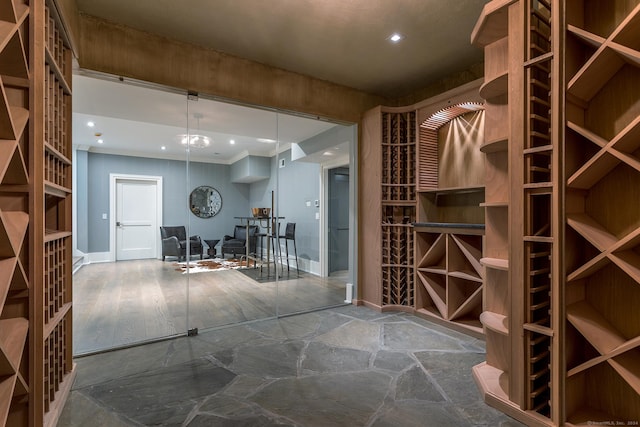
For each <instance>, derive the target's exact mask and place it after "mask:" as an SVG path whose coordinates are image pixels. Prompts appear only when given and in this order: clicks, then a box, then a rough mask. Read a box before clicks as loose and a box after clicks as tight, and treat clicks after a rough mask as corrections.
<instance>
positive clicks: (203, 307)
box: [185, 96, 277, 332]
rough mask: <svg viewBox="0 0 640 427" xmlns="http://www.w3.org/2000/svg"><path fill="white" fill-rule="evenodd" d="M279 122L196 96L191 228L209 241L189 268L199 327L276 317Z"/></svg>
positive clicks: (189, 140)
mask: <svg viewBox="0 0 640 427" xmlns="http://www.w3.org/2000/svg"><path fill="white" fill-rule="evenodd" d="M276 119H277V116H276V113H275V112H273V111H270V110H266V109H259V108H250V107H247V106H244V105H237V104H233V103H228V102H219V101H216V100H213V99H210V98H207V97H206V96H199V97H195V96H191V97H190V98H189V102H188V121H189V129H188V135H186V136H185V144H186V146H187V147H188V150H189V155H188V157H189V165H188V169H189V188H188V191H189V199H188V203H189V212H190V213H189V228H190V234H192V235H194V236H198V237H199V239H200V241H201V242H202V243H203V256H202V260H201V259H200V256H199V255H198V256H194V257H192V264H191V268H190V270H189V272H190V273H189V298H188V299H189V308H188V319H189V320H188V322H189V329H190V330H192V332H195V329H197V330H202V329H208V328H215V327H220V326H224V325H229V324H235V323H242V322H247V321H252V320H257V319H265V318H270V317H275V316H276V295H277V282H275V280H273V277H274V276H273V273H274V267H273V250H272V248H275V245H274V244H273V240H272V238H271V236H270V234H271V230H272V228H271V224H272V216H273V212H274V207H273V205H272V198H273V199H274V198H275V192H274V191H275V185H276V183H275V175H273V174H272V170H274V167H275V164H274V161H275V157H274V156H275V154H276V141H277V122H276ZM268 260H271V262H268Z"/></svg>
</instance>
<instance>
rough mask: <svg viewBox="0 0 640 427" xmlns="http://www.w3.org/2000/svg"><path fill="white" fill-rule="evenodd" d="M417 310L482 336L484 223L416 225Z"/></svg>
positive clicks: (429, 316)
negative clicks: (418, 256)
mask: <svg viewBox="0 0 640 427" xmlns="http://www.w3.org/2000/svg"><path fill="white" fill-rule="evenodd" d="M415 233H416V253H417V254H421V256H420V258H419V259H418V260H417V264H416V276H417V279H416V282H417V283H418V289H417V290H416V294H417V300H416V310H417V312H418V313H419V314H422V315H424V316H426V317H428V318H431V319H432V320H433V319H436V320H446V321H448V322H450V323H452V324H455V325H457V326H458V328H456V329H464V330H466V331H467V332H469V333H472V334H474V335H476V336H481V335H482V326H481V324H480V321H479V318H480V312H481V307H482V282H483V279H484V268H483V267H482V265H481V264H480V257H481V256H482V234H483V233H484V227H483V226H482V224H479V225H474V226H469V225H466V224H459V225H456V224H430V223H424V224H421V223H417V224H415Z"/></svg>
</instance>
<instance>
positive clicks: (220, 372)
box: [58, 306, 522, 427]
mask: <svg viewBox="0 0 640 427" xmlns="http://www.w3.org/2000/svg"><path fill="white" fill-rule="evenodd" d="M484 351H485V350H484V342H483V341H480V340H477V339H475V338H472V337H469V336H466V335H464V334H460V333H457V332H454V331H451V330H448V329H446V328H443V327H441V326H438V325H435V324H433V323H431V322H428V321H425V320H423V319H420V318H418V317H414V316H411V315H408V314H404V313H378V312H375V311H373V310H369V309H367V308H364V307H354V306H345V307H340V308H334V309H329V310H324V311H316V312H312V313H308V314H301V315H296V316H292V317H287V318H282V319H279V320H264V321H258V322H254V323H250V324H245V325H239V326H233V327H229V328H225V329H219V330H215V331H210V332H206V333H201V334H200V335H197V336H195V337H184V338H177V339H174V340H169V341H162V342H157V343H153V344H147V345H144V346H139V347H132V348H128V349H124V350H118V351H113V352H108V353H102V354H97V355H93V356H87V357H83V358H79V359H77V360H76V363H77V372H78V374H77V378H76V382H75V384H74V387H73V391H72V393H71V395H70V396H69V400H68V401H67V404H66V406H65V408H64V410H63V412H62V415H61V417H60V421H59V423H58V426H139V425H163V426H189V427H197V426H247V427H257V426H327V427H330V426H349V427H353V426H371V427H384V426H394V427H405V426H406V427H410V426H421V427H422V426H434V427H436V426H437V427H447V426H492V427H493V426H500V427H516V426H521V425H522V424H520V423H518V422H517V421H515V420H513V419H511V418H509V417H507V416H506V415H503V414H501V413H500V412H498V411H496V410H494V409H492V408H490V407H489V406H487V405H485V404H484V403H483V402H482V400H481V399H480V395H479V393H478V390H477V388H476V386H475V383H474V381H473V377H472V374H471V367H472V366H474V365H476V364H477V363H480V362H481V361H483V360H484V358H485V354H484Z"/></svg>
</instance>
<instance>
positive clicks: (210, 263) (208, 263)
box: [173, 258, 253, 274]
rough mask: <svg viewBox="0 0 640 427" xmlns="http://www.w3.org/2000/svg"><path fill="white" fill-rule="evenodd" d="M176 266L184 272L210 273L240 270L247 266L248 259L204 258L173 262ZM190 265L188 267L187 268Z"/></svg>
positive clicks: (251, 263)
mask: <svg viewBox="0 0 640 427" xmlns="http://www.w3.org/2000/svg"><path fill="white" fill-rule="evenodd" d="M173 265H174V266H176V271H181V272H182V274H187V272H188V273H190V274H191V273H208V272H211V271H224V270H238V269H245V268H247V261H245V260H238V259H233V258H232V259H222V258H214V259H204V260H200V261H191V262H188V263H187V262H176V263H174V264H173ZM249 265H250V267H253V262H252V261H249ZM187 266H188V268H187Z"/></svg>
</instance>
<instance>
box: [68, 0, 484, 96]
mask: <svg viewBox="0 0 640 427" xmlns="http://www.w3.org/2000/svg"><path fill="white" fill-rule="evenodd" d="M76 2H77V6H78V9H79V10H80V11H81V12H82V13H86V14H88V15H93V16H97V17H99V18H103V19H106V20H109V21H113V22H116V23H121V24H124V25H126V26H129V27H133V28H136V29H139V30H143V31H147V32H150V33H154V34H158V35H161V36H165V37H168V38H171V39H175V40H179V41H183V42H188V43H193V44H197V45H200V46H205V47H208V48H211V49H214V50H217V51H221V52H226V53H229V54H233V55H236V56H239V57H242V58H246V59H251V60H254V61H258V62H261V63H264V64H267V65H271V66H275V67H278V68H282V69H286V70H289V71H294V72H298V73H301V74H305V75H309V76H312V77H316V78H319V79H323V80H328V81H331V82H334V83H338V84H342V85H345V86H349V87H352V88H356V89H359V90H362V91H365V92H368V93H372V94H378V95H382V96H386V97H391V98H394V97H401V96H404V95H407V94H409V93H411V92H412V91H415V90H418V89H421V88H424V87H425V86H427V85H428V84H430V83H432V82H434V81H436V80H438V79H440V78H442V77H445V76H447V75H449V74H452V73H454V72H458V71H463V70H466V69H468V68H469V66H470V65H472V64H476V63H479V62H481V61H482V51H481V50H480V49H477V48H475V47H472V46H471V45H470V43H469V37H470V34H471V31H472V29H473V26H474V24H475V22H476V20H477V18H478V16H479V14H480V11H481V9H482V7H483V6H484V4H485V3H487V0H183V1H176V0H135V1H132V0H76ZM393 32H399V33H401V34H403V35H404V36H405V37H406V38H405V39H404V40H403V41H401V42H400V43H398V44H393V43H391V42H389V41H388V40H387V38H388V37H389V36H390V35H391V34H392V33H393Z"/></svg>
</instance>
